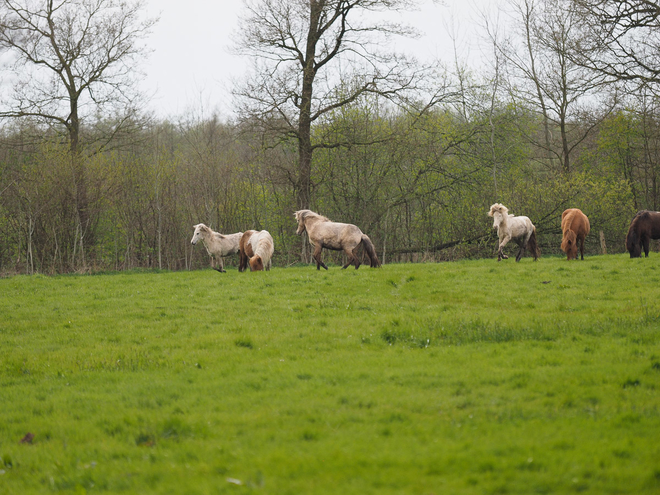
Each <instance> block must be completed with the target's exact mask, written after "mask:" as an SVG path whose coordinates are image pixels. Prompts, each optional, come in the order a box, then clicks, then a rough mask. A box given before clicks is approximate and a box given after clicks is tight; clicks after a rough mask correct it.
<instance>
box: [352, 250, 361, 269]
mask: <svg viewBox="0 0 660 495" xmlns="http://www.w3.org/2000/svg"><path fill="white" fill-rule="evenodd" d="M357 250H358V248H357V246H356V247H355V249H353V258H354V259H355V269H356V270H357V269H358V268H360V265H361V264H362V263H360V258H358V253H357Z"/></svg>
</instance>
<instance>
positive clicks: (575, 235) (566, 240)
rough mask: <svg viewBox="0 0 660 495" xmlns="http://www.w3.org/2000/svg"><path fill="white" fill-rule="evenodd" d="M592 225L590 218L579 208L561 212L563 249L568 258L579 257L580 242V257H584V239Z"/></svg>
mask: <svg viewBox="0 0 660 495" xmlns="http://www.w3.org/2000/svg"><path fill="white" fill-rule="evenodd" d="M589 230H591V227H590V225H589V218H587V215H585V214H584V213H582V211H581V210H578V209H577V208H569V209H568V210H566V211H564V213H562V214H561V231H562V239H561V250H562V251H564V252H565V253H566V259H567V260H568V261H571V260H573V259H575V260H576V259H577V250H578V243H579V244H580V259H581V260H583V259H584V239H585V237H587V235H588V234H589Z"/></svg>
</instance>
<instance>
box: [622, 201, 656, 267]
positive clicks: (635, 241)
mask: <svg viewBox="0 0 660 495" xmlns="http://www.w3.org/2000/svg"><path fill="white" fill-rule="evenodd" d="M651 239H660V212H657V211H648V210H642V211H638V212H637V215H635V218H633V219H632V222H630V228H629V229H628V235H627V236H626V249H627V250H628V252H629V253H630V257H631V258H639V257H641V256H642V247H643V248H644V256H645V257H647V258H648V256H649V241H650V240H651Z"/></svg>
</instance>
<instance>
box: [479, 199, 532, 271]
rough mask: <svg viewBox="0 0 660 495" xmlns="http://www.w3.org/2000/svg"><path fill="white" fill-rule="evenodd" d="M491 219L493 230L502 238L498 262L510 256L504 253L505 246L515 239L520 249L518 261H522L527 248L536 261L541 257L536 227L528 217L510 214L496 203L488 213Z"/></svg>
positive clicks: (517, 256) (501, 205) (504, 207)
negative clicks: (492, 220)
mask: <svg viewBox="0 0 660 495" xmlns="http://www.w3.org/2000/svg"><path fill="white" fill-rule="evenodd" d="M488 216H489V217H493V219H494V220H495V221H494V222H493V229H496V230H497V236H498V237H499V238H500V244H499V249H498V251H497V261H501V260H502V259H507V258H508V256H507V255H505V254H504V253H503V252H502V249H504V246H506V245H507V243H508V242H509V241H510V240H511V239H513V240H514V241H515V242H516V243H517V244H518V246H520V249H519V250H518V254H517V255H516V261H520V258H522V255H523V253H524V252H525V248H527V249H529V252H530V253H532V256H534V261H536V260H537V259H538V257H539V256H541V252H540V250H539V246H538V244H537V242H536V227H534V224H533V223H532V221H531V220H530V219H529V218H527V217H522V216H519V217H516V216H514V215H510V214H509V210H508V209H507V207H506V206H504V205H503V204H500V203H495V204H494V205H493V206H491V207H490V211H489V212H488Z"/></svg>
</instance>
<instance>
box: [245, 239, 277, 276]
mask: <svg viewBox="0 0 660 495" xmlns="http://www.w3.org/2000/svg"><path fill="white" fill-rule="evenodd" d="M274 251H275V243H274V242H273V237H272V236H271V235H270V233H269V232H268V231H267V230H259V231H256V230H247V231H245V233H244V234H243V236H242V237H241V241H240V262H239V264H238V271H239V272H242V271H245V269H246V268H247V266H248V264H249V265H250V271H251V272H257V271H261V270H270V267H271V265H272V258H273V252H274Z"/></svg>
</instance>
